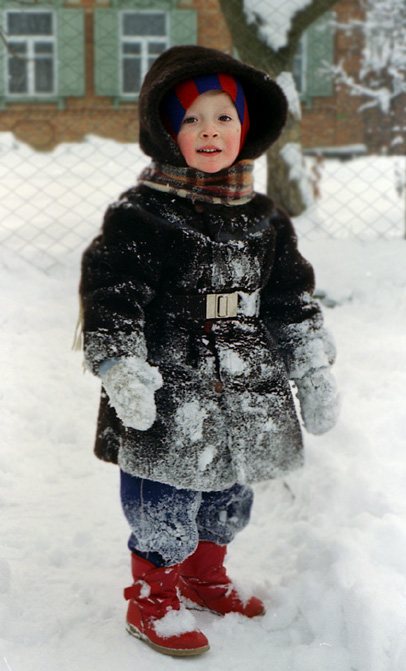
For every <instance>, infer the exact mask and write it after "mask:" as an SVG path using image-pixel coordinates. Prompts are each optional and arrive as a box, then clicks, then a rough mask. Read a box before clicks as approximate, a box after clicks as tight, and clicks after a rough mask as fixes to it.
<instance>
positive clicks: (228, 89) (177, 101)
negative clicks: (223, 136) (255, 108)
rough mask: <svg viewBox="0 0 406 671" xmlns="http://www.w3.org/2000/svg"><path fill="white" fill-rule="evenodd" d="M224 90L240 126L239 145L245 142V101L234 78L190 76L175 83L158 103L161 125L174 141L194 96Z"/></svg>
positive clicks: (229, 76)
mask: <svg viewBox="0 0 406 671" xmlns="http://www.w3.org/2000/svg"><path fill="white" fill-rule="evenodd" d="M216 90H217V91H224V93H228V95H229V96H230V97H231V99H232V101H233V103H234V105H235V107H236V110H237V114H238V118H239V120H240V123H241V144H240V149H241V147H242V146H243V144H244V142H245V138H246V137H247V133H248V130H249V126H250V122H249V116H248V108H247V101H246V100H245V95H244V91H243V89H242V86H241V84H240V82H239V81H237V79H235V77H232V76H231V75H228V74H221V73H219V74H211V75H201V76H198V77H193V79H187V80H185V81H183V82H180V83H179V84H177V85H176V86H175V87H174V88H173V89H171V91H169V92H168V93H167V94H166V96H165V97H164V99H163V102H162V116H163V121H164V122H165V126H166V128H167V130H168V131H169V133H170V134H171V135H172V137H173V138H174V139H175V140H176V139H177V137H178V133H179V129H180V127H181V124H182V121H183V119H184V116H185V112H186V110H187V109H189V107H190V106H191V105H192V103H193V102H194V101H195V100H196V98H197V97H198V96H200V95H201V94H202V93H206V91H216Z"/></svg>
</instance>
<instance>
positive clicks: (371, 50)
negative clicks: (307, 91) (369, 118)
mask: <svg viewBox="0 0 406 671" xmlns="http://www.w3.org/2000/svg"><path fill="white" fill-rule="evenodd" d="M336 28H338V29H341V30H345V31H347V32H348V31H351V30H353V31H358V32H359V33H360V35H361V37H362V40H363V49H362V57H361V63H360V69H359V73H358V76H357V77H353V76H350V75H349V74H348V73H347V72H346V68H345V64H344V63H340V64H339V65H337V66H335V67H334V68H333V74H334V76H335V79H336V81H337V83H339V84H343V85H345V86H347V87H348V88H349V90H350V91H351V93H352V94H353V95H359V96H363V97H364V98H366V99H367V102H366V103H365V104H364V105H363V106H362V108H361V109H365V108H367V107H373V106H379V107H380V108H381V110H382V111H383V112H384V113H385V114H387V113H388V112H389V110H390V106H391V101H392V100H393V99H394V98H396V97H397V96H399V95H401V94H403V93H405V92H406V42H405V34H406V3H405V1H404V0H366V3H365V18H364V20H360V19H357V20H354V21H351V22H349V23H348V24H347V25H343V24H336Z"/></svg>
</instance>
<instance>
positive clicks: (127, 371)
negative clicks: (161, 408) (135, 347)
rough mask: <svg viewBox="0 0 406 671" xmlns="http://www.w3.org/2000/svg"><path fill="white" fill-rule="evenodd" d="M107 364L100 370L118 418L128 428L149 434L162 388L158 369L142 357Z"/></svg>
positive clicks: (126, 358)
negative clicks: (148, 430)
mask: <svg viewBox="0 0 406 671" xmlns="http://www.w3.org/2000/svg"><path fill="white" fill-rule="evenodd" d="M109 363H110V362H105V364H109ZM105 364H102V365H101V366H100V368H99V375H100V377H101V380H102V384H103V387H104V389H105V390H106V393H107V395H108V397H109V400H110V403H111V405H112V406H113V408H114V409H115V411H116V413H117V416H118V417H119V418H120V419H121V421H122V422H123V424H124V425H125V426H128V427H129V428H132V429H138V430H139V431H146V430H147V429H149V428H150V427H151V426H152V425H153V423H154V422H155V419H156V408H155V399H154V392H155V391H156V390H157V389H159V388H160V387H162V376H161V374H160V372H159V370H158V368H156V367H155V366H150V365H149V363H147V362H146V361H144V360H143V359H140V358H139V357H123V358H121V359H116V360H115V361H114V363H113V364H112V365H105Z"/></svg>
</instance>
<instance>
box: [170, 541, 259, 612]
mask: <svg viewBox="0 0 406 671" xmlns="http://www.w3.org/2000/svg"><path fill="white" fill-rule="evenodd" d="M226 552H227V547H226V546H225V545H216V543H211V542H209V541H200V543H199V545H198V546H197V550H196V551H195V552H194V554H192V555H191V556H190V557H188V558H187V559H186V560H185V561H184V562H183V564H181V567H180V577H179V590H180V593H181V595H182V596H183V597H184V598H185V599H188V600H189V601H193V603H195V604H197V605H199V606H200V607H201V608H204V609H207V610H211V611H214V612H215V613H219V614H220V615H226V614H227V613H240V614H241V615H245V616H246V617H256V616H257V615H263V614H264V613H265V609H264V604H263V603H262V601H260V599H257V598H256V597H255V596H253V597H251V599H249V601H247V602H246V603H243V602H242V600H241V598H240V597H239V595H238V593H237V592H236V590H235V589H234V587H233V584H232V582H231V580H230V578H229V577H228V575H227V573H226V569H225V567H224V566H223V562H224V558H225V555H226Z"/></svg>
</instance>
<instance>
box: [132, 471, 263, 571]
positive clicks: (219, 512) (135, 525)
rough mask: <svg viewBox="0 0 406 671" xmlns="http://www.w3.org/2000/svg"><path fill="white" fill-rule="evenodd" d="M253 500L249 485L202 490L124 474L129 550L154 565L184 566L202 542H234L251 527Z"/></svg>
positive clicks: (223, 543)
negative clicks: (208, 490)
mask: <svg viewBox="0 0 406 671" xmlns="http://www.w3.org/2000/svg"><path fill="white" fill-rule="evenodd" d="M252 501H253V491H252V489H251V487H248V486H245V485H239V484H236V485H234V486H233V487H230V488H229V489H224V490H222V491H219V492H197V491H193V490H190V489H176V488H175V487H171V486H170V485H165V484H162V483H160V482H154V481H152V480H144V479H142V478H138V477H135V476H133V475H129V474H128V473H124V472H123V471H121V504H122V507H123V511H124V514H125V516H126V518H127V521H128V523H129V525H130V528H131V531H132V533H131V536H130V539H129V541H128V547H129V549H130V550H131V552H134V553H135V554H138V555H140V556H142V557H144V558H146V559H148V560H149V561H150V562H152V563H153V564H155V566H173V565H174V564H179V563H180V562H182V561H184V560H185V559H186V558H187V557H189V555H191V554H193V552H194V551H195V549H196V547H197V544H198V542H199V540H203V541H212V542H214V543H217V544H218V545H227V544H228V543H230V541H232V540H233V538H234V536H235V535H236V533H237V532H238V531H241V529H243V528H244V527H245V526H246V525H247V524H248V521H249V518H250V513H251V507H252Z"/></svg>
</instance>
